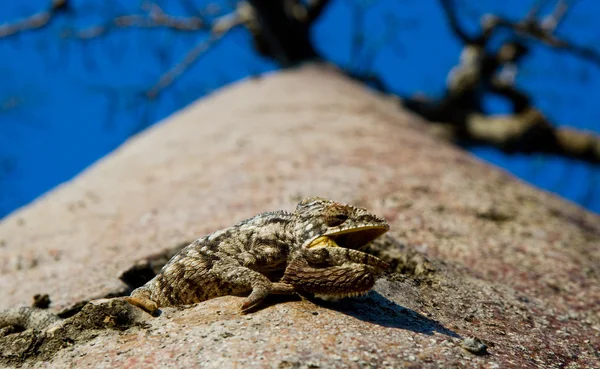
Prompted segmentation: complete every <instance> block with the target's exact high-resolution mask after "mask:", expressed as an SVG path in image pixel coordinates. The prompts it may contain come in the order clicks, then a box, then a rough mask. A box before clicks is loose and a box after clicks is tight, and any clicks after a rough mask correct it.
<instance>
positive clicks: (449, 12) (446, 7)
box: [439, 0, 473, 44]
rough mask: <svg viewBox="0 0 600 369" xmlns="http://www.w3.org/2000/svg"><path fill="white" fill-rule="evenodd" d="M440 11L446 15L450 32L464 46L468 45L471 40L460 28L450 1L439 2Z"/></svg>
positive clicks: (452, 3)
mask: <svg viewBox="0 0 600 369" xmlns="http://www.w3.org/2000/svg"><path fill="white" fill-rule="evenodd" d="M439 1H440V5H441V7H442V10H443V11H444V13H445V14H446V18H447V19H448V22H449V23H450V29H451V30H452V32H453V33H454V34H455V35H456V36H457V37H458V38H459V39H460V40H461V41H462V42H463V43H465V44H470V43H472V42H473V39H472V38H471V37H469V35H467V33H466V32H465V31H463V29H462V28H461V26H460V24H459V22H458V18H457V17H456V13H455V12H454V2H453V1H452V0H439Z"/></svg>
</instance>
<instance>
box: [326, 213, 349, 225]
mask: <svg viewBox="0 0 600 369" xmlns="http://www.w3.org/2000/svg"><path fill="white" fill-rule="evenodd" d="M347 219H348V215H347V214H343V213H337V214H330V215H328V216H327V217H326V218H325V222H326V223H327V225H328V226H330V227H335V226H339V225H340V224H342V223H344V222H345V221H346V220H347Z"/></svg>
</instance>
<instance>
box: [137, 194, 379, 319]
mask: <svg viewBox="0 0 600 369" xmlns="http://www.w3.org/2000/svg"><path fill="white" fill-rule="evenodd" d="M388 229H389V226H388V224H387V222H386V221H385V219H383V218H380V217H378V216H376V215H374V214H372V213H370V212H368V211H367V210H366V209H363V208H358V207H354V206H351V205H345V204H341V203H338V202H335V201H332V200H327V199H323V198H318V197H312V198H307V199H304V200H302V201H300V202H299V203H298V205H297V207H296V211H295V212H294V213H290V212H287V211H274V212H267V213H262V214H258V215H256V216H255V217H252V218H249V219H246V220H244V221H242V222H240V223H238V224H236V225H234V226H232V227H229V228H226V229H222V230H219V231H216V232H213V233H211V234H209V235H207V236H204V237H202V238H200V239H198V240H196V241H194V242H193V243H192V244H190V245H189V246H187V247H185V248H184V249H183V250H181V252H180V253H179V254H177V255H175V256H174V257H173V258H172V259H171V260H170V261H169V262H168V263H167V264H166V265H165V266H164V267H163V269H162V270H161V271H160V273H159V274H158V275H157V276H156V277H154V278H153V279H152V280H151V281H149V282H148V283H146V284H145V285H144V286H142V287H140V288H137V289H136V290H134V291H133V292H132V293H131V296H128V297H127V298H126V299H127V301H129V302H130V303H131V304H134V305H136V306H139V307H142V308H143V309H145V310H147V311H149V312H154V311H155V310H156V309H158V308H159V307H163V306H179V305H190V304H194V303H197V302H200V301H204V300H207V299H210V298H214V297H218V296H223V295H246V296H247V298H246V299H245V300H244V303H243V304H242V310H243V311H246V310H249V309H251V308H253V307H255V306H256V305H258V304H259V303H260V302H261V301H262V300H263V299H264V298H265V297H266V296H268V295H269V294H291V293H294V292H295V287H296V286H298V288H300V287H302V288H303V289H305V290H307V289H306V288H304V287H306V286H309V285H310V286H313V287H312V290H314V291H317V290H318V291H319V293H320V294H327V292H328V291H329V292H331V294H335V295H339V294H352V293H354V292H364V290H365V289H366V290H368V289H369V288H371V287H372V286H373V283H374V281H375V279H376V278H377V277H378V276H379V275H380V274H381V273H380V271H381V270H383V269H385V268H386V267H387V266H386V264H385V263H384V262H383V261H381V260H379V259H377V258H376V257H374V256H372V255H369V254H365V253H362V252H360V251H357V250H356V249H358V248H359V247H362V246H363V245H365V244H366V243H368V242H370V241H372V240H373V239H375V238H376V237H378V236H380V235H381V234H383V233H385V232H386V231H387V230H388ZM323 237H326V238H325V239H326V240H329V242H325V243H323V242H320V241H319V240H321V241H322V240H323ZM324 244H326V245H332V246H335V247H325V248H323V247H322V245H324ZM313 245H314V247H313ZM338 246H339V247H338ZM311 247H312V248H311ZM323 249H326V251H322V250H323ZM303 260H305V261H306V263H303V262H302V261H303ZM288 264H289V265H291V266H292V268H291V269H290V268H289V265H288ZM303 265H308V266H307V267H306V268H307V269H305V270H304V269H303V267H302V266H303ZM286 268H287V269H286ZM286 270H287V272H286V273H287V275H288V277H287V278H288V279H285V278H284V279H283V280H279V279H280V277H281V276H282V275H283V274H284V271H286ZM319 270H320V271H321V273H325V274H319ZM323 276H326V278H325V279H326V280H324V281H320V280H317V279H319V278H322V277H323ZM292 280H293V282H294V283H293V284H292V283H288V282H290V281H292ZM357 288H358V290H357Z"/></svg>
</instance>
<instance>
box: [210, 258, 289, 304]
mask: <svg viewBox="0 0 600 369" xmlns="http://www.w3.org/2000/svg"><path fill="white" fill-rule="evenodd" d="M211 273H214V275H215V276H217V277H218V278H219V279H221V280H222V281H225V282H226V283H227V285H228V286H229V289H230V290H231V291H232V293H233V294H236V293H244V292H247V291H251V292H250V295H248V297H246V299H245V300H244V302H243V303H242V305H241V311H242V312H246V311H248V310H251V309H252V308H254V307H256V306H257V305H258V304H259V303H260V302H261V301H262V300H264V298H265V297H267V296H268V295H270V294H280V295H288V294H293V293H294V292H295V291H294V287H293V286H292V285H291V284H287V283H281V282H271V281H270V280H269V279H268V278H267V277H266V276H264V275H263V274H260V273H259V272H257V271H254V270H252V269H249V268H247V267H244V266H241V265H238V264H233V263H226V262H219V263H216V264H215V265H213V267H212V269H211Z"/></svg>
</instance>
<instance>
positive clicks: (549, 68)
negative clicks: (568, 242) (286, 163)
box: [0, 0, 600, 217]
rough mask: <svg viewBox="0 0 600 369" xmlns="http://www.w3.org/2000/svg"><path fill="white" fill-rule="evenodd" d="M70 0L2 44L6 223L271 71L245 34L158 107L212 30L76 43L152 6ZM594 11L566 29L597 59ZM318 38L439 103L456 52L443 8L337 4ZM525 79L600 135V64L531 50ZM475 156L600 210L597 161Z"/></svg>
mask: <svg viewBox="0 0 600 369" xmlns="http://www.w3.org/2000/svg"><path fill="white" fill-rule="evenodd" d="M49 3H50V1H49V0H48V1H41V0H28V1H19V2H8V1H4V2H1V3H0V24H2V23H7V22H14V21H16V20H18V19H19V18H22V17H25V16H28V15H31V14H33V13H36V12H38V11H40V10H41V9H44V8H46V7H48V4H49ZM155 3H156V4H158V5H159V6H160V7H161V8H162V9H163V10H164V11H165V12H167V13H169V14H173V15H181V16H189V15H190V12H191V11H193V10H192V9H191V4H194V7H195V9H206V8H207V4H208V3H209V2H208V1H193V0H188V1H156V2H155ZM213 3H216V4H218V5H220V6H219V7H215V6H212V7H211V9H212V10H213V11H214V12H215V16H218V15H220V14H223V13H226V12H227V11H228V9H229V8H227V6H226V4H229V2H218V1H217V2H213ZM457 3H458V4H460V6H459V11H460V13H459V14H460V16H461V17H460V19H461V21H462V22H463V24H465V25H466V26H467V27H468V29H469V30H471V31H474V32H476V30H477V20H478V18H479V17H480V16H481V15H482V14H485V13H487V12H493V13H496V14H500V15H503V16H506V17H508V18H511V19H519V18H521V17H522V16H523V15H524V14H525V13H526V12H527V10H528V9H529V7H530V6H531V4H532V3H533V1H517V0H504V1H502V2H498V1H475V0H462V1H460V0H457ZM71 4H72V5H73V6H72V9H71V11H70V12H69V13H68V14H64V15H60V16H59V17H57V18H56V19H55V21H53V22H52V24H50V25H49V26H47V27H45V28H43V29H40V30H36V31H31V32H26V33H21V34H18V35H15V36H11V37H7V38H3V39H0V80H1V81H3V83H2V84H0V217H2V216H5V215H6V214H8V213H9V212H11V211H12V210H14V209H15V208H18V207H20V206H23V205H25V204H27V203H28V202H30V201H32V200H33V199H35V198H36V197H37V196H39V195H41V194H42V193H44V192H46V191H48V190H50V189H52V188H53V187H55V186H56V185H58V184H60V183H62V182H64V181H66V180H69V179H70V178H72V177H73V176H75V175H76V174H77V173H79V172H80V171H81V170H83V169H85V168H86V167H87V166H89V165H90V164H92V163H93V162H94V161H96V160H98V159H99V158H101V157H102V156H104V155H106V154H107V153H109V152H111V151H112V150H114V149H115V148H116V147H118V146H119V145H120V144H121V143H123V142H124V141H125V140H126V139H127V138H128V137H130V136H131V135H132V134H135V133H137V132H139V131H141V130H143V129H145V128H147V127H148V126H150V125H151V124H153V123H155V122H157V121H159V120H160V119H162V118H164V117H166V116H168V115H170V114H172V113H173V112H175V111H177V110H178V109H181V108H183V107H184V106H186V105H187V104H189V103H191V102H193V101H194V100H196V99H198V98H201V97H203V96H205V95H206V94H209V93H211V92H212V91H214V90H215V89H217V88H219V87H222V86H224V85H227V84H229V83H231V82H234V81H237V80H239V79H241V78H244V77H247V76H249V75H252V74H257V73H262V72H266V71H271V70H274V69H276V66H275V65H274V64H273V63H272V62H270V61H268V60H265V59H263V58H261V57H259V56H257V55H256V54H255V53H254V51H253V50H252V49H251V46H250V36H249V34H248V33H247V32H246V31H245V30H243V29H237V30H234V31H232V32H231V33H230V34H228V35H227V36H226V37H225V38H224V39H223V40H221V41H220V42H218V43H216V44H214V45H213V46H212V47H211V49H210V50H209V51H208V52H207V53H206V54H204V55H203V56H202V57H201V58H199V59H198V60H197V61H196V62H195V63H194V64H193V65H191V66H190V67H189V68H188V69H187V70H186V71H185V73H184V74H183V75H182V76H181V77H180V78H179V79H177V80H176V81H175V83H173V84H172V85H170V86H168V87H167V88H165V89H163V90H161V93H160V94H159V95H158V96H157V97H156V98H155V99H149V98H148V97H147V96H146V95H145V92H146V91H148V90H149V89H150V88H152V86H153V85H154V84H155V83H157V81H158V80H159V79H160V77H161V75H163V74H164V73H165V71H166V70H168V69H169V68H171V67H172V66H173V65H175V64H176V63H177V62H178V61H179V60H181V59H182V58H183V57H184V55H185V54H186V52H187V51H188V50H189V49H190V48H192V47H193V46H194V45H196V44H198V42H202V41H203V40H206V39H207V34H206V33H205V32H193V33H182V32H176V31H172V30H168V29H135V28H130V29H118V30H114V31H113V32H110V33H108V34H105V35H103V36H101V37H97V38H93V39H90V40H81V39H77V38H73V37H70V36H69V34H72V33H73V31H77V30H83V29H89V27H91V26H96V25H101V24H104V23H106V22H107V21H109V20H110V19H112V18H113V17H116V16H119V15H124V14H131V13H139V14H143V13H144V10H143V9H142V7H141V4H143V2H140V1H130V0H122V1H105V0H80V1H77V0H74V1H72V2H71ZM595 14H600V2H598V1H594V0H580V1H579V2H578V3H577V4H576V6H575V7H574V8H573V11H572V12H571V13H570V14H569V16H568V18H566V20H565V22H564V24H563V26H562V27H561V28H559V30H558V34H559V35H560V36H561V37H564V38H568V39H569V40H573V42H576V43H578V44H580V45H590V46H592V45H599V46H598V47H597V49H598V50H600V25H599V24H598V22H597V19H596V17H595V16H594V15H595ZM360 15H362V16H360ZM361 30H362V31H361ZM358 36H360V38H359V37H358ZM313 39H314V42H315V45H316V47H317V49H318V50H319V52H320V53H321V54H322V55H323V56H324V57H325V58H326V59H327V60H329V61H331V62H334V63H336V64H338V65H340V66H342V67H344V68H348V69H352V70H355V71H359V72H374V73H376V74H378V75H380V76H381V77H382V78H383V80H384V81H385V83H386V84H387V86H388V87H389V88H390V89H391V90H393V91H394V92H396V93H398V94H402V95H412V94H414V93H417V92H422V93H425V94H427V95H430V96H439V95H440V94H441V93H442V92H443V88H444V80H445V76H446V74H447V73H448V70H449V69H450V68H451V67H452V66H453V65H455V63H456V62H457V60H458V55H459V53H460V47H461V45H460V43H459V42H458V40H456V39H455V38H454V37H453V35H452V34H451V33H450V32H449V28H448V26H447V22H446V19H445V18H444V16H443V13H442V12H441V8H440V7H439V5H438V2H437V0H420V1H417V0H404V1H398V0H388V1H383V0H381V1H373V0H371V1H358V0H354V1H353V0H336V1H333V2H332V4H331V5H330V7H329V8H328V9H327V12H326V13H325V14H324V15H323V16H322V18H321V19H320V20H319V22H318V24H317V25H316V26H315V27H314V30H313ZM352 40H355V43H354V46H353V43H352ZM357 45H358V46H357ZM517 83H518V85H519V86H520V87H522V88H523V89H525V90H526V91H528V92H530V93H531V94H532V96H533V97H534V101H535V102H536V105H537V106H538V107H539V108H540V109H542V110H543V112H544V113H546V114H547V115H548V116H549V117H550V118H551V119H552V120H553V121H554V122H555V123H557V124H559V125H570V126H574V127H578V128H580V129H587V130H592V131H595V132H600V123H599V122H600V106H599V104H598V103H597V100H598V96H600V66H599V65H595V64H592V63H589V62H585V61H582V60H580V59H577V58H574V57H572V56H569V55H565V54H561V53H557V52H555V51H552V50H550V49H548V48H546V47H543V46H535V47H534V48H533V55H532V56H531V57H530V58H529V59H528V60H527V61H526V62H525V63H523V65H522V68H521V69H520V71H519V75H518V79H517ZM487 103H488V107H489V109H490V110H491V111H495V112H501V111H502V109H503V105H502V104H501V103H500V102H499V101H495V100H490V101H488V102H487ZM471 151H472V152H473V153H475V154H476V155H478V156H479V157H481V158H483V159H484V160H487V161H489V162H491V163H493V164H495V165H497V166H500V167H503V168H505V169H506V170H508V171H510V172H512V173H514V174H515V175H517V176H519V177H521V178H523V179H524V180H526V181H529V182H531V183H534V184H535V185H537V186H540V187H542V188H545V189H548V190H550V191H554V192H557V193H559V194H560V195H562V196H564V197H566V198H568V199H570V200H572V201H575V202H578V203H579V204H581V205H582V206H585V207H587V208H588V209H591V210H593V211H595V212H600V190H599V189H600V168H599V167H598V166H596V167H594V166H591V165H589V164H585V163H581V162H577V161H575V160H569V159H563V158H559V157H555V156H549V155H541V154H538V155H531V156H529V155H510V156H509V155H505V154H502V153H500V152H499V151H497V150H495V149H492V148H488V147H477V148H471Z"/></svg>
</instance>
